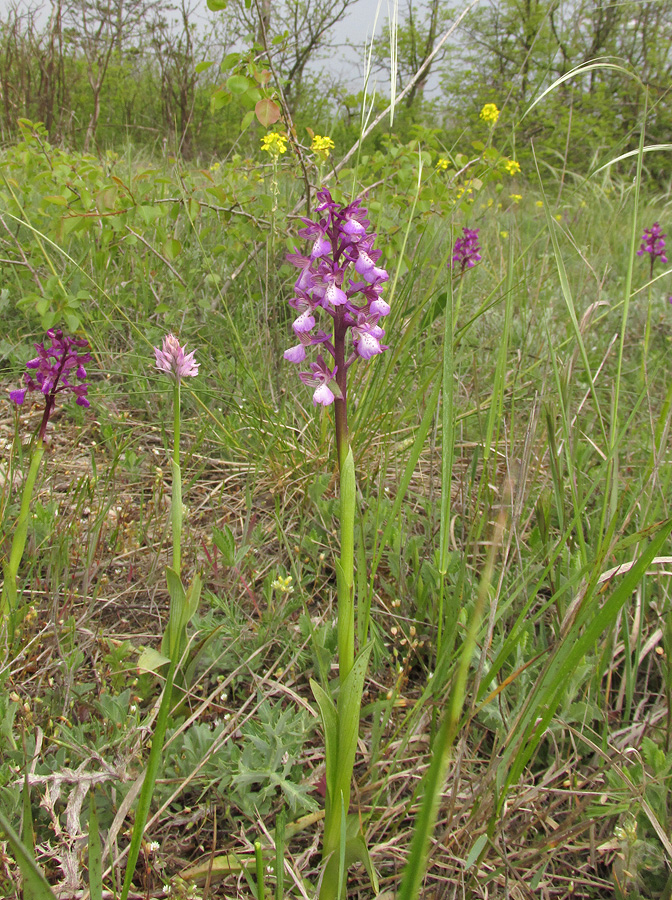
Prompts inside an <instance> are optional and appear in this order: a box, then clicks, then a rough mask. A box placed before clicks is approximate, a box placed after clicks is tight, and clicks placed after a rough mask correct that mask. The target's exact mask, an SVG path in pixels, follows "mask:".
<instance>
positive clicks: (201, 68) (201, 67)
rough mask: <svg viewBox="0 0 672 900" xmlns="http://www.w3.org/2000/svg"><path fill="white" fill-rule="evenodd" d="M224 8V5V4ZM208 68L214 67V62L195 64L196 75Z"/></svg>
mask: <svg viewBox="0 0 672 900" xmlns="http://www.w3.org/2000/svg"><path fill="white" fill-rule="evenodd" d="M224 6H226V4H224ZM210 66H214V62H212V61H211V60H210V61H204V62H200V63H196V74H197V75H200V73H201V72H205V71H206V70H207V69H209V68H210Z"/></svg>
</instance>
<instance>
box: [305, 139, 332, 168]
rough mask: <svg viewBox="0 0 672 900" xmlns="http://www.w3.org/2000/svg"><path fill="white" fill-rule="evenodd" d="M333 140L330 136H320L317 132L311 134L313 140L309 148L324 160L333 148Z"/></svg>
mask: <svg viewBox="0 0 672 900" xmlns="http://www.w3.org/2000/svg"><path fill="white" fill-rule="evenodd" d="M334 146H335V144H334V142H333V141H332V139H331V138H330V137H320V135H319V134H315V135H313V142H312V144H311V145H310V149H311V150H312V151H313V153H315V154H317V156H319V157H320V159H322V160H324V162H326V161H327V160H328V159H329V154H330V152H331V151H332V150H333V149H334Z"/></svg>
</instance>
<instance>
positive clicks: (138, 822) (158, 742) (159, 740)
mask: <svg viewBox="0 0 672 900" xmlns="http://www.w3.org/2000/svg"><path fill="white" fill-rule="evenodd" d="M175 668H176V662H175V660H174V659H173V660H171V663H170V668H169V670H168V676H167V677H166V684H165V686H164V688H163V696H162V697H161V706H160V707H159V714H158V716H157V718H156V727H155V728H154V734H153V735H152V749H151V750H150V752H149V759H148V760H147V771H146V772H145V779H144V781H143V783H142V790H141V791H140V799H139V800H138V808H137V811H136V814H135V824H134V825H133V834H132V836H131V846H130V849H129V851H128V860H127V862H126V872H125V874H124V883H123V886H122V888H121V900H128V893H129V891H130V889H131V884H132V882H133V875H134V873H135V865H136V863H137V861H138V857H139V856H140V847H141V845H142V836H143V833H144V830H145V824H146V822H147V817H148V816H149V808H150V806H151V803H152V795H153V793H154V785H155V783H156V775H157V772H158V770H159V764H160V762H161V758H162V754H163V740H164V737H165V734H166V726H167V724H168V713H169V712H170V701H171V698H172V694H173V679H174V677H175Z"/></svg>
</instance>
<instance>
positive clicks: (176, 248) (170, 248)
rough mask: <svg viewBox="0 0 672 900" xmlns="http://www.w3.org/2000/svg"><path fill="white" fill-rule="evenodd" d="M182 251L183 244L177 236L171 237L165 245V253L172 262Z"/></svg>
mask: <svg viewBox="0 0 672 900" xmlns="http://www.w3.org/2000/svg"><path fill="white" fill-rule="evenodd" d="M181 252H182V244H181V243H180V242H179V241H178V239H177V238H174V237H171V238H168V240H167V241H166V242H165V244H164V245H163V253H164V255H165V256H166V257H168V259H169V260H170V261H171V262H172V261H173V260H174V259H177V257H178V256H179V255H180V253H181Z"/></svg>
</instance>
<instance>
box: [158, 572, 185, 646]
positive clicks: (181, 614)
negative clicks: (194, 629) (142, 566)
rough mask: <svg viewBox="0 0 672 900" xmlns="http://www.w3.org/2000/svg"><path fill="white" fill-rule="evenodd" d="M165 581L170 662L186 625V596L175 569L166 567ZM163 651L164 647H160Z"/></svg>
mask: <svg viewBox="0 0 672 900" xmlns="http://www.w3.org/2000/svg"><path fill="white" fill-rule="evenodd" d="M166 581H167V582H168V593H169V594H170V618H169V620H168V631H167V634H168V648H167V649H168V655H169V656H170V658H171V659H172V660H176V659H177V655H178V654H179V649H178V648H179V645H180V638H181V636H182V631H183V630H184V627H185V625H186V622H187V619H186V610H187V594H186V591H185V590H184V585H183V584H182V579H181V578H180V576H179V575H178V574H177V572H176V571H175V569H171V567H170V566H166ZM161 649H162V650H163V649H164V647H163V646H162V647H161Z"/></svg>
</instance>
